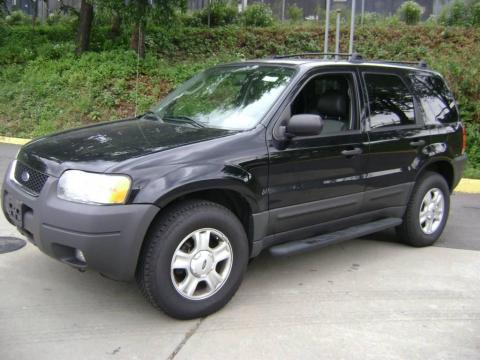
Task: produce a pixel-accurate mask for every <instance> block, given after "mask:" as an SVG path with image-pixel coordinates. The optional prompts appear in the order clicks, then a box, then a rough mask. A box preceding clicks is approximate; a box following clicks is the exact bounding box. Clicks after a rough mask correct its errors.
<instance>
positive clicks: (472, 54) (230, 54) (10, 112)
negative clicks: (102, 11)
mask: <svg viewBox="0 0 480 360" xmlns="http://www.w3.org/2000/svg"><path fill="white" fill-rule="evenodd" d="M379 21H380V22H379V24H377V25H371V26H364V27H359V28H358V29H357V33H356V42H355V43H356V50H357V51H358V52H360V53H361V54H363V55H364V57H365V58H377V59H395V60H415V59H422V58H423V59H426V60H427V62H428V63H429V66H430V67H432V68H433V69H435V70H437V71H439V72H440V73H442V74H443V75H444V76H445V78H446V80H447V83H448V84H449V86H450V88H451V89H452V91H453V92H454V95H455V97H456V99H457V100H458V102H459V107H460V110H461V116H462V119H463V120H464V121H465V122H466V123H467V125H468V156H469V158H470V167H471V168H472V169H480V159H479V154H480V135H479V133H480V76H479V75H480V74H479V73H480V47H479V46H478V44H479V43H480V29H476V28H464V27H443V26H438V25H436V26H432V25H428V26H427V25H419V26H416V27H415V28H412V27H411V26H407V25H405V24H403V23H398V24H396V25H395V26H391V25H390V23H388V22H383V20H379ZM388 21H391V20H388ZM311 25H312V26H309V24H302V25H295V26H292V25H291V24H275V25H273V26H271V27H263V28H262V27H239V26H238V25H232V26H225V27H215V28H206V27H196V28H193V27H176V28H173V27H168V28H166V27H158V26H155V25H153V24H150V25H149V27H148V29H147V30H148V31H147V33H148V36H147V39H146V42H147V53H146V58H145V59H144V60H141V61H140V77H139V86H138V94H139V96H138V99H139V106H138V111H143V110H145V109H147V108H148V107H149V106H151V105H152V104H153V103H155V102H156V101H157V100H158V99H160V98H161V97H163V96H164V95H165V93H166V92H168V91H169V90H170V89H171V87H172V86H174V85H176V84H178V83H179V82H181V81H183V80H185V79H186V78H188V77H190V76H191V75H192V74H193V73H194V72H196V71H198V70H200V69H203V68H205V67H208V66H211V65H213V64H215V63H219V62H227V61H233V60H238V59H245V58H258V57H265V56H268V55H272V54H285V53H296V52H303V51H318V50H319V48H321V46H322V44H323V42H322V40H323V29H322V28H321V27H320V26H319V24H318V23H314V24H311ZM313 25H314V26H313ZM2 31H3V36H0V134H1V135H11V136H20V137H31V136H37V135H43V134H46V133H49V132H52V131H56V130H60V129H66V128H69V127H73V126H78V125H81V124H89V123H92V122H95V121H100V120H108V119H114V118H121V117H126V116H130V115H133V114H134V111H135V98H136V96H135V95H136V90H135V89H136V86H135V83H136V81H135V79H136V64H137V58H136V56H135V53H134V52H132V51H128V50H127V49H128V47H129V39H130V34H129V32H128V29H126V31H123V32H122V33H121V34H120V35H119V37H118V38H115V39H111V38H109V36H108V34H109V26H107V25H100V24H99V25H98V26H97V27H96V28H95V31H94V32H93V33H92V44H91V51H90V52H88V53H85V54H84V55H82V56H81V57H79V58H77V57H75V56H74V55H73V49H74V46H75V45H74V33H75V32H74V28H73V27H72V26H71V25H68V24H64V23H59V24H54V25H50V26H49V25H44V26H37V27H36V28H35V30H33V29H32V27H31V26H29V25H18V26H6V27H4V28H3V30H2V27H1V26H0V35H1V34H2V33H1V32H2ZM348 35H349V33H348V31H342V39H341V44H342V49H341V51H346V49H345V47H346V46H347V44H348ZM2 38H3V40H2ZM459 44H461V46H460V45H459Z"/></svg>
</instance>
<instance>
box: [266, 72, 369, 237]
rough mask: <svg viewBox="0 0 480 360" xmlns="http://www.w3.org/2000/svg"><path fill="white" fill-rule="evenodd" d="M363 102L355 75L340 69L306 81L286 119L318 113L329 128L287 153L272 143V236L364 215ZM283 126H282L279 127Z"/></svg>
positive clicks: (296, 139)
mask: <svg viewBox="0 0 480 360" xmlns="http://www.w3.org/2000/svg"><path fill="white" fill-rule="evenodd" d="M357 99H358V87H357V80H356V77H355V73H354V72H351V71H338V70H337V71H335V73H329V72H323V73H319V74H314V75H312V76H311V77H309V78H308V79H306V80H305V82H304V84H303V87H301V89H299V90H298V91H297V94H296V96H295V97H293V100H292V101H291V102H290V103H289V104H288V105H287V108H286V109H285V111H284V115H282V118H281V120H283V119H287V120H288V119H289V118H290V117H291V116H292V115H296V114H317V115H320V116H321V117H322V119H323V122H324V127H323V130H322V132H321V133H320V135H316V136H303V137H294V138H293V139H291V140H290V141H289V142H288V143H287V144H286V145H285V147H284V148H282V147H280V148H279V147H278V146H275V145H274V144H273V143H272V144H270V146H269V152H270V154H269V156H270V165H269V169H270V170H269V207H270V222H269V223H270V232H271V233H282V232H286V231H289V230H293V229H300V228H308V227H311V226H314V225H317V224H321V223H325V222H328V221H331V220H336V219H339V218H342V217H346V216H350V215H353V214H356V213H357V211H359V209H360V206H361V201H362V191H363V190H364V186H365V179H364V176H363V175H364V173H365V171H366V158H367V155H368V154H367V150H368V148H367V147H365V145H364V144H365V143H366V140H367V139H366V135H365V133H364V132H363V131H362V130H361V129H360V124H359V123H360V122H359V113H360V108H359V104H358V100H357ZM285 114H286V115H285ZM281 125H282V124H281V121H280V123H279V124H277V127H278V126H281ZM274 134H275V129H274ZM274 136H275V135H274Z"/></svg>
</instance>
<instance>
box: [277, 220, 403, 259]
mask: <svg viewBox="0 0 480 360" xmlns="http://www.w3.org/2000/svg"><path fill="white" fill-rule="evenodd" d="M401 223H402V219H400V218H386V219H382V220H377V221H373V222H370V223H367V224H362V225H356V226H352V227H349V228H347V229H343V230H339V231H335V232H332V233H329V234H323V235H319V236H314V237H311V238H308V239H304V240H299V241H292V242H287V243H283V244H279V245H275V246H272V247H271V248H270V249H269V251H270V254H272V255H273V256H284V255H294V254H301V253H304V252H308V251H311V250H314V249H319V248H322V247H324V246H327V245H331V244H337V243H340V242H343V241H347V240H352V239H355V238H358V237H361V236H365V235H369V234H373V233H375V232H378V231H382V230H386V229H389V228H391V227H394V226H397V225H400V224H401Z"/></svg>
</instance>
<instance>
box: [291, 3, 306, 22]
mask: <svg viewBox="0 0 480 360" xmlns="http://www.w3.org/2000/svg"><path fill="white" fill-rule="evenodd" d="M288 18H289V19H290V21H292V22H299V21H301V20H302V19H303V9H302V8H300V7H298V6H297V5H295V4H294V5H292V6H290V7H289V8H288Z"/></svg>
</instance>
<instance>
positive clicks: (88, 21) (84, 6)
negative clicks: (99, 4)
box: [75, 0, 93, 55]
mask: <svg viewBox="0 0 480 360" xmlns="http://www.w3.org/2000/svg"><path fill="white" fill-rule="evenodd" d="M92 21H93V5H92V4H91V3H89V2H88V1H87V0H82V3H81V5H80V21H79V23H78V31H77V48H76V49H75V53H76V54H77V55H80V54H82V53H84V52H85V51H87V50H88V48H89V46H90V33H91V31H92Z"/></svg>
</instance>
